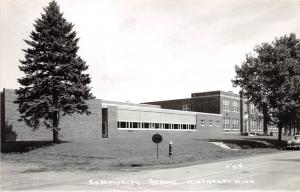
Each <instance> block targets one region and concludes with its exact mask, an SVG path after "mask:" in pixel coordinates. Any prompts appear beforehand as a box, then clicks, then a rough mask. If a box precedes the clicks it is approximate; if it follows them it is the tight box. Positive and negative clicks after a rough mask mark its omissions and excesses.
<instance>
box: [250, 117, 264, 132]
mask: <svg viewBox="0 0 300 192" xmlns="http://www.w3.org/2000/svg"><path fill="white" fill-rule="evenodd" d="M250 125H251V131H261V130H262V125H261V121H256V120H254V119H251V123H250Z"/></svg>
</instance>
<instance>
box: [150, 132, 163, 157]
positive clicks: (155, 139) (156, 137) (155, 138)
mask: <svg viewBox="0 0 300 192" xmlns="http://www.w3.org/2000/svg"><path fill="white" fill-rule="evenodd" d="M162 140H163V138H162V136H161V135H160V134H158V133H156V134H154V135H153V136H152V141H153V143H156V158H157V159H158V144H159V143H160V142H162Z"/></svg>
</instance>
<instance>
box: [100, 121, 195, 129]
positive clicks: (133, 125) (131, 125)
mask: <svg viewBox="0 0 300 192" xmlns="http://www.w3.org/2000/svg"><path fill="white" fill-rule="evenodd" d="M103 127H104V126H103ZM118 128H120V129H124V128H126V129H152V130H154V129H170V130H172V129H176V130H193V129H196V125H194V124H170V123H154V122H153V123H152V122H126V121H118Z"/></svg>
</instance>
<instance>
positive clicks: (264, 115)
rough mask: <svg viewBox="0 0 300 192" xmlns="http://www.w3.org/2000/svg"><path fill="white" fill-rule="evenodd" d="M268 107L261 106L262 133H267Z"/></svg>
mask: <svg viewBox="0 0 300 192" xmlns="http://www.w3.org/2000/svg"><path fill="white" fill-rule="evenodd" d="M268 120H269V119H268V109H267V107H266V105H264V106H263V121H264V128H263V129H264V135H268V123H269V122H268Z"/></svg>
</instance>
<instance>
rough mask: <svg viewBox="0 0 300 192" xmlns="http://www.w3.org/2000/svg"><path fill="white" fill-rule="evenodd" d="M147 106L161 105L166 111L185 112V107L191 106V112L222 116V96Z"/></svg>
mask: <svg viewBox="0 0 300 192" xmlns="http://www.w3.org/2000/svg"><path fill="white" fill-rule="evenodd" d="M147 104H153V105H160V106H161V108H164V109H174V110H183V105H188V106H189V111H195V112H204V113H217V114H220V96H218V95H216V96H209V97H195V98H188V99H177V100H167V101H155V102H149V103H147Z"/></svg>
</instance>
